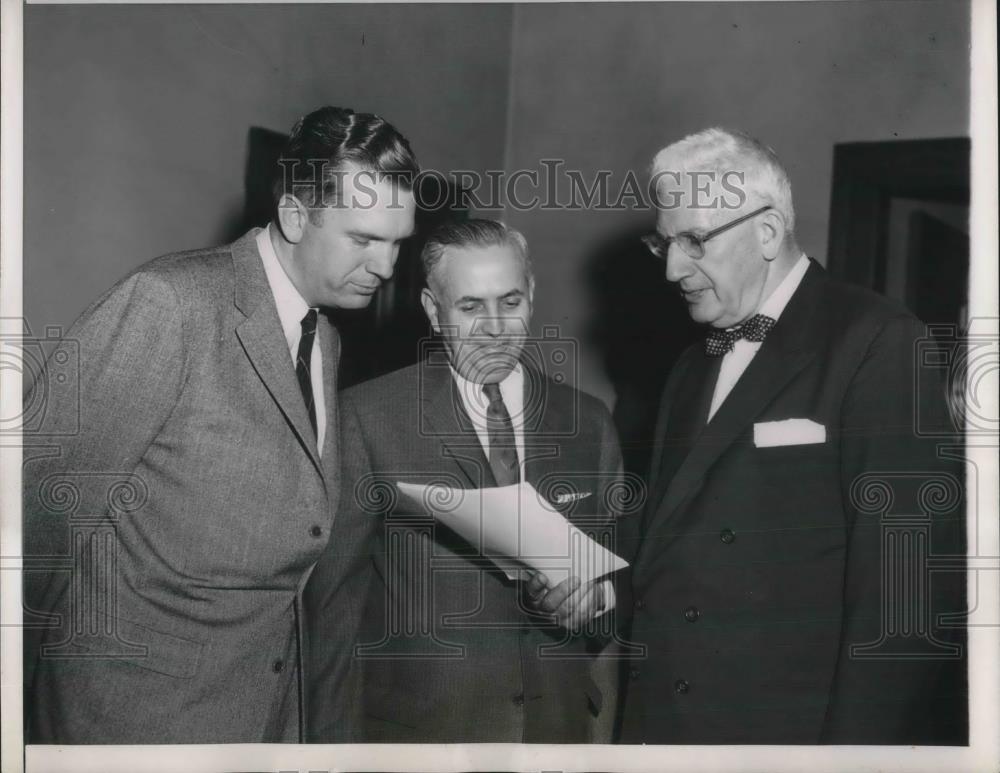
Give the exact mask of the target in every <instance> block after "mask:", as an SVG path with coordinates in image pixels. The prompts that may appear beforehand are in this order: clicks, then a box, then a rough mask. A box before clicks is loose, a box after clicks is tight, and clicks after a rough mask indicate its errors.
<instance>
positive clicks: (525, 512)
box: [396, 483, 628, 585]
mask: <svg viewBox="0 0 1000 773" xmlns="http://www.w3.org/2000/svg"><path fill="white" fill-rule="evenodd" d="M396 486H397V488H399V491H400V492H401V493H402V494H403V495H404V496H405V497H406V498H407V499H408V500H410V501H411V502H412V503H413V505H414V506H415V508H416V509H417V510H418V511H420V512H424V513H427V514H428V515H431V516H433V517H434V518H435V519H436V520H438V521H439V522H440V523H442V524H444V525H445V526H447V527H448V528H450V529H452V530H454V531H455V532H457V533H458V534H459V536H461V537H462V538H463V539H465V540H466V541H467V542H469V543H470V544H471V545H475V546H478V547H479V548H480V552H481V553H482V555H484V556H486V557H488V558H489V559H490V560H492V561H493V563H494V564H496V565H497V567H499V568H500V569H501V570H503V571H504V572H505V573H506V574H507V576H508V577H509V578H511V579H514V578H516V577H518V576H520V572H521V571H522V570H524V569H533V570H535V571H539V572H543V573H544V574H545V575H546V577H548V579H549V581H550V582H551V583H552V584H553V585H558V584H559V583H560V582H562V581H563V580H565V579H567V578H568V577H570V576H576V577H579V578H580V581H581V582H583V583H587V582H590V581H591V580H596V579H597V578H599V577H603V576H604V575H606V574H610V573H611V572H615V571H617V570H619V569H624V568H625V567H626V566H628V561H626V560H625V559H623V558H620V557H619V556H617V555H615V554H614V553H612V552H611V551H610V550H608V549H607V548H605V547H604V546H603V545H600V544H599V543H598V542H596V541H594V540H593V539H591V538H590V537H589V536H587V535H586V534H584V533H583V532H582V531H580V529H579V528H577V527H576V526H574V525H573V524H572V523H570V522H569V521H568V520H567V519H566V518H565V517H564V516H563V515H562V514H561V513H560V512H559V511H558V510H556V509H555V508H554V507H552V505H551V504H549V503H548V502H547V501H546V500H545V498H544V497H542V496H541V495H539V494H538V492H537V491H535V489H534V487H533V486H532V485H531V484H530V483H519V484H517V485H516V486H501V487H499V488H484V489H453V488H447V487H445V486H434V485H430V486H425V485H419V484H413V483H397V484H396Z"/></svg>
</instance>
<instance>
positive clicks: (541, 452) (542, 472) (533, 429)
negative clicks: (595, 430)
mask: <svg viewBox="0 0 1000 773" xmlns="http://www.w3.org/2000/svg"><path fill="white" fill-rule="evenodd" d="M521 366H522V368H523V371H524V402H523V409H522V413H523V420H524V423H523V427H522V431H523V433H524V457H525V458H524V459H523V460H522V461H523V462H524V479H525V480H526V481H527V482H528V483H530V484H531V485H532V487H534V488H535V489H536V490H538V489H539V484H540V481H542V480H544V479H545V476H546V475H548V474H550V473H555V472H559V471H560V449H559V446H558V445H557V444H556V443H554V442H553V441H551V440H546V439H547V438H553V437H557V436H560V435H568V434H570V432H571V430H572V427H571V426H570V425H569V421H572V417H568V418H567V416H566V415H565V412H564V411H563V406H562V405H561V404H560V403H559V402H558V401H556V400H553V399H551V395H550V394H549V381H548V380H547V379H546V378H545V376H544V375H543V374H542V373H540V372H539V371H538V370H536V369H535V368H534V367H532V366H531V365H528V364H527V363H526V362H524V361H522V363H521Z"/></svg>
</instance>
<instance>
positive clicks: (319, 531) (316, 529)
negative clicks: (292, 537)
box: [309, 526, 323, 537]
mask: <svg viewBox="0 0 1000 773" xmlns="http://www.w3.org/2000/svg"><path fill="white" fill-rule="evenodd" d="M309 533H310V534H312V535H313V536H314V537H322V536H323V527H321V526H313V527H312V528H311V529H309Z"/></svg>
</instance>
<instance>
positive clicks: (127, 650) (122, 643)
mask: <svg viewBox="0 0 1000 773" xmlns="http://www.w3.org/2000/svg"><path fill="white" fill-rule="evenodd" d="M108 622H110V623H112V624H113V625H114V633H112V634H109V635H106V636H102V637H100V638H90V637H87V638H82V637H80V638H77V639H74V641H73V642H72V643H73V645H76V646H79V647H81V648H82V649H83V650H85V651H86V652H87V654H88V655H89V656H90V657H94V658H100V657H103V658H105V659H107V660H113V661H115V662H119V663H125V664H128V665H131V666H135V667H137V668H142V669H145V670H146V671H153V672H155V673H157V674H164V675H166V676H172V677H174V678H176V679H191V678H192V677H194V676H195V674H197V673H198V666H199V663H200V661H201V658H202V653H203V650H204V648H205V645H204V644H202V643H201V642H197V641H193V640H191V639H185V638H182V637H180V636H176V635H174V634H170V633H165V632H163V631H157V630H154V629H152V628H149V627H148V626H145V625H141V624H140V623H135V622H132V621H131V620H125V619H123V618H120V617H119V618H112V619H110V620H109V621H108Z"/></svg>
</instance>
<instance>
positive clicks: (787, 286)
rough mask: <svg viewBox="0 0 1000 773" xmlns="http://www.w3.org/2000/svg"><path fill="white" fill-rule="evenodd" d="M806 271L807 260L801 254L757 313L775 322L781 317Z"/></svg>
mask: <svg viewBox="0 0 1000 773" xmlns="http://www.w3.org/2000/svg"><path fill="white" fill-rule="evenodd" d="M808 270H809V258H807V257H806V256H805V253H803V254H802V255H800V256H799V259H798V261H797V262H796V263H795V265H794V266H792V270H791V271H789V272H788V274H787V275H786V276H785V278H784V279H782V280H781V284H779V285H778V286H777V287H775V288H774V292H773V293H771V294H770V295H769V296H768V298H767V300H766V301H764V303H762V304H761V306H760V310H759V311H758V312H757V313H758V314H763V315H765V316H767V317H770V318H771V319H773V320H777V319H778V318H779V317H780V316H781V312H783V311H784V310H785V306H787V305H788V302H789V301H790V300H791V299H792V296H793V295H794V294H795V291H796V290H797V289H798V288H799V284H800V283H801V282H802V277H804V276H805V275H806V271H808Z"/></svg>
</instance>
